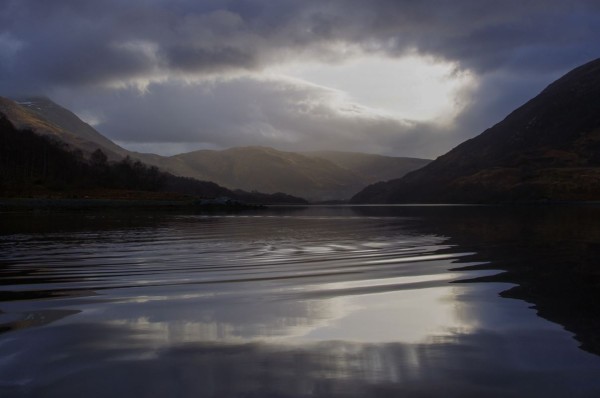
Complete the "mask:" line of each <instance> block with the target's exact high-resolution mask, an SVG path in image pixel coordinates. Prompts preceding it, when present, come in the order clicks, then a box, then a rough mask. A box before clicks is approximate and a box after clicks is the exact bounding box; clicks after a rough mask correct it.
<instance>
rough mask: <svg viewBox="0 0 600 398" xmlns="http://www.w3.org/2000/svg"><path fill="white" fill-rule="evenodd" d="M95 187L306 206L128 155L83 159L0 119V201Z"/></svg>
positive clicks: (292, 199) (78, 153)
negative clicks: (197, 177)
mask: <svg viewBox="0 0 600 398" xmlns="http://www.w3.org/2000/svg"><path fill="white" fill-rule="evenodd" d="M97 188H100V189H112V190H115V189H116V190H133V191H152V192H174V193H181V194H186V195H193V196H197V197H203V198H214V197H219V196H227V197H230V198H232V199H237V200H242V201H246V202H252V203H305V201H304V200H303V199H300V198H295V197H293V196H290V195H285V194H274V195H267V194H261V193H257V192H252V193H249V192H244V191H236V192H233V191H231V190H229V189H227V188H224V187H221V186H219V185H217V184H215V183H213V182H207V181H199V180H195V179H193V178H185V177H177V176H174V175H172V174H169V173H165V172H163V171H161V170H159V169H158V168H157V167H155V166H148V165H146V164H144V163H142V162H140V161H139V160H134V159H132V158H130V157H129V156H127V157H125V158H124V159H122V160H121V161H118V162H109V161H108V159H107V156H106V154H104V153H103V152H102V151H101V150H100V149H97V150H96V151H95V152H93V153H92V154H91V156H89V158H86V157H85V156H84V154H83V152H81V151H80V150H78V149H72V148H70V147H69V146H68V145H67V144H65V143H64V142H62V141H60V140H57V139H53V138H52V137H49V136H41V135H38V134H35V133H34V132H32V131H30V130H18V129H16V128H15V127H14V126H13V125H12V123H11V122H10V121H9V120H7V119H6V117H4V116H2V115H0V196H7V195H8V196H11V195H18V194H20V193H23V192H31V191H36V190H42V191H43V190H50V191H63V192H64V191H66V192H68V191H74V190H86V189H97Z"/></svg>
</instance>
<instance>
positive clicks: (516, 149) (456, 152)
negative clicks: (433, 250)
mask: <svg viewBox="0 0 600 398" xmlns="http://www.w3.org/2000/svg"><path fill="white" fill-rule="evenodd" d="M598 199H600V59H596V60H594V61H591V62H589V63H587V64H585V65H583V66H580V67H578V68H576V69H574V70H572V71H571V72H569V73H567V74H566V75H565V76H563V77H562V78H560V79H558V80H557V81H555V82H554V83H552V84H550V85H549V86H548V87H547V88H546V89H544V90H543V91H542V92H541V93H540V94H539V95H538V96H536V97H535V98H533V99H532V100H530V101H529V102H527V103H526V104H524V105H523V106H521V107H520V108H518V109H516V110H515V111H514V112H512V113H511V114H510V115H508V116H507V117H506V118H505V119H504V120H502V121H501V122H500V123H498V124H496V125H495V126H493V127H491V128H489V129H487V130H486V131H484V132H483V133H482V134H480V135H479V136H477V137H475V138H472V139H470V140H468V141H466V142H464V143H462V144H460V145H459V146H457V147H456V148H454V149H453V150H451V151H450V152H448V153H447V154H445V155H443V156H440V157H439V158H438V159H436V160H435V161H433V162H431V163H430V164H428V165H427V166H425V167H423V168H422V169H419V170H417V171H413V172H411V173H409V174H407V175H406V176H404V177H402V178H399V179H395V180H392V181H388V182H385V183H384V182H380V183H376V184H373V185H370V186H368V187H367V188H365V189H364V190H362V191H361V192H359V193H357V194H356V195H355V196H354V197H353V198H352V200H351V201H352V202H353V203H407V202H422V203H440V202H448V203H459V202H462V203H484V202H512V201H540V200H558V201H561V200H598Z"/></svg>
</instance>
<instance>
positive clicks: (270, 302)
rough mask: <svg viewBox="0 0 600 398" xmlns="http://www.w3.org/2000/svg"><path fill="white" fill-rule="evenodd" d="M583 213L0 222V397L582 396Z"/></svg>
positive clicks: (7, 218)
mask: <svg viewBox="0 0 600 398" xmlns="http://www.w3.org/2000/svg"><path fill="white" fill-rule="evenodd" d="M598 210H599V209H596V208H594V207H587V208H567V207H563V208H542V209H533V208H527V209H523V208H500V207H499V208H486V207H332V208H319V207H315V208H274V209H270V210H268V211H261V212H255V213H242V214H239V215H198V214H172V213H167V214H151V213H144V212H139V213H130V214H121V213H118V212H95V213H94V212H71V213H69V212H65V213H64V214H56V213H55V214H47V213H5V214H2V219H3V223H2V225H1V226H0V253H1V256H0V396H2V397H5V396H8V397H11V396H15V397H17V396H19V397H20V396H50V397H51V396H57V397H58V396H61V397H64V396H83V395H85V396H92V397H94V396H98V397H104V396H109V395H110V396H157V397H159V396H184V397H187V396H215V397H227V396H236V397H237V396H245V397H246V396H250V397H254V396H256V397H303V396H324V397H331V396H333V397H336V396H340V397H342V396H350V397H365V396H367V397H368V396H373V397H380V396H387V395H393V396H396V395H398V394H400V393H402V394H405V395H407V396H412V395H414V396H440V395H444V396H461V397H462V396H498V397H505V396H524V395H534V396H535V395H537V396H564V395H565V394H569V395H574V396H597V394H598V393H599V392H600V378H599V377H598V376H599V375H600V358H598V357H596V356H594V355H591V354H588V353H586V352H585V351H582V350H580V349H578V347H577V342H576V341H575V340H574V339H573V335H572V334H571V333H569V332H567V331H565V330H564V329H563V327H562V326H565V327H567V328H568V329H569V330H571V331H572V332H574V333H575V335H576V337H577V338H578V339H579V340H580V341H582V343H583V346H584V348H586V349H588V350H590V351H594V348H595V347H596V346H595V345H594V344H595V343H594V342H595V341H598V337H599V335H598V330H600V328H597V329H595V330H594V329H593V326H594V325H596V324H597V322H598V318H600V313H598V312H594V310H595V306H596V305H597V304H595V302H596V301H594V303H593V304H592V303H587V306H584V307H583V308H578V309H573V308H571V309H570V311H571V314H572V315H573V318H576V320H571V319H566V318H565V317H566V314H567V312H568V311H565V308H569V307H571V306H572V305H574V304H576V305H579V306H581V304H582V303H586V302H587V301H590V300H592V298H593V295H594V294H596V295H597V294H598V293H597V291H598V290H597V289H595V287H596V285H595V284H594V283H595V282H594V280H595V279H594V275H596V276H597V275H598V274H597V273H594V272H593V270H594V267H593V264H594V260H593V259H594V258H597V257H595V256H594V254H595V253H594V252H593V250H594V248H595V247H596V246H595V243H594V242H600V233H599V229H600V227H599V225H600V223H597V222H596V221H599V220H600V211H598ZM500 270H508V271H509V272H507V273H501V272H500ZM559 281H560V282H559ZM471 282H476V283H471ZM546 285H547V286H546ZM551 288H552V289H553V290H551V291H552V292H553V293H552V294H548V293H549V292H550V290H549V289H551ZM573 291H577V292H579V293H578V295H577V296H575V297H573V295H570V293H572V292H573ZM499 293H501V294H502V295H504V296H509V297H514V298H519V299H521V300H508V299H505V298H501V297H500V296H499ZM562 293H565V295H564V297H563V296H562ZM547 296H550V297H547ZM567 296H569V297H567ZM522 300H527V301H528V302H529V303H528V302H526V301H522ZM530 303H535V304H536V305H537V306H538V307H537V311H539V313H540V315H541V316H543V317H544V318H546V319H549V320H551V321H553V322H558V323H559V324H557V323H553V322H548V321H547V320H545V319H543V318H540V317H537V316H536V310H534V309H532V308H530V307H531V304H530ZM582 319H584V321H582ZM595 322H596V323H595ZM1 332H3V333H1ZM594 352H596V351H594Z"/></svg>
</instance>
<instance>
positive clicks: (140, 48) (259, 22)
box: [0, 0, 600, 157]
mask: <svg viewBox="0 0 600 398" xmlns="http://www.w3.org/2000/svg"><path fill="white" fill-rule="evenodd" d="M2 3H3V4H2V8H1V9H0V95H5V96H18V95H32V94H34V95H37V94H44V95H48V96H50V97H51V98H53V99H55V100H56V101H57V102H59V103H61V104H63V105H65V106H67V107H68V108H70V109H72V110H74V111H75V112H77V113H78V114H79V115H80V116H81V117H83V118H84V119H86V120H88V121H90V122H92V123H94V124H95V126H96V127H97V128H98V129H99V130H100V131H101V132H102V133H104V134H105V135H107V136H108V137H110V138H112V139H113V140H115V141H117V142H119V143H122V144H123V145H125V146H127V147H129V148H133V149H144V150H149V151H159V152H160V151H162V152H163V153H168V152H175V151H184V150H192V149H196V148H199V147H215V148H221V147H230V146H237V145H271V146H275V147H277V148H281V149H299V150H304V149H317V148H331V149H345V150H359V151H369V152H378V153H388V154H397V155H414V156H427V157H435V156H438V155H440V154H442V153H443V152H444V151H446V150H448V149H449V148H451V147H452V146H454V145H456V144H458V143H460V142H461V141H462V140H464V139H466V138H469V137H472V136H474V135H476V134H478V133H480V132H481V131H482V130H483V129H485V128H486V127H489V126H491V125H492V124H493V123H495V122H497V121H499V120H500V119H501V118H502V117H503V116H505V114H506V113H508V112H509V111H511V110H512V109H514V108H515V107H517V106H519V105H520V104H522V103H523V102H524V101H526V100H527V99H529V98H531V97H532V96H534V95H535V94H537V93H538V92H539V91H540V90H541V89H543V88H544V87H545V86H546V85H547V84H548V83H550V82H551V81H552V80H553V79H555V78H557V77H559V76H560V75H561V74H563V73H565V72H567V71H568V70H569V69H571V68H573V67H575V66H577V65H579V64H582V63H584V62H587V61H589V60H592V59H595V58H597V57H599V56H600V40H598V38H599V37H600V3H599V2H598V1H584V0H580V1H562V0H545V1H532V0H529V1H528V0H520V1H502V2H498V1H475V0H472V1H466V0H465V1H452V2H450V1H441V0H438V1H433V0H430V1H418V2H417V1H397V0H370V1H366V0H363V1H359V0H337V1H336V0H331V1H323V0H320V1H311V0H278V1H270V0H246V1H217V0H203V1H197V0H175V1H173V0H169V1H167V0H120V1H119V0H104V1H97V0H96V1H91V0H90V1H88V0H53V1H47V0H4V1H3V2H2ZM369 57H379V58H383V59H389V60H398V61H399V62H400V61H402V60H403V59H406V57H419V58H422V59H423V62H428V63H440V64H444V65H450V66H451V67H452V68H454V70H455V72H456V73H459V74H463V75H468V76H471V80H470V83H469V84H465V86H464V87H463V88H462V89H460V90H457V91H456V92H454V94H453V97H452V98H449V100H448V101H449V102H452V103H453V104H455V109H456V112H455V114H454V115H453V117H451V118H448V117H447V118H446V119H445V120H444V121H443V123H442V122H440V120H434V119H432V120H422V119H419V120H418V121H417V120H416V119H413V120H411V117H410V115H408V116H405V117H404V120H403V119H401V118H399V117H397V116H392V115H389V114H384V113H382V112H378V111H377V109H372V108H370V107H369V106H368V104H365V103H362V102H361V98H360V96H358V97H350V96H348V95H346V93H344V90H343V87H342V88H340V87H336V89H333V88H331V87H327V85H326V84H315V83H314V82H311V81H306V80H300V79H291V78H288V77H286V76H282V75H280V74H277V73H274V72H273V70H275V69H277V68H282V67H284V68H285V67H289V66H290V65H291V66H293V65H296V64H302V63H307V62H312V63H317V64H322V65H323V68H327V67H328V65H340V64H341V65H342V66H343V65H344V63H346V62H351V61H352V60H356V59H368V58H369ZM365 73H366V74H368V73H369V71H368V70H367V71H365ZM291 77H294V76H291ZM384 77H385V76H384ZM448 79H452V76H448ZM383 94H385V93H382V95H383Z"/></svg>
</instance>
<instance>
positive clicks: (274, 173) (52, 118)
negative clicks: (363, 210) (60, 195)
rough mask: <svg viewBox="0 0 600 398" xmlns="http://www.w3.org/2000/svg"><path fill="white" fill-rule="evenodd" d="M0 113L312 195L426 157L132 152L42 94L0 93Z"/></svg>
mask: <svg viewBox="0 0 600 398" xmlns="http://www.w3.org/2000/svg"><path fill="white" fill-rule="evenodd" d="M0 114H4V115H5V116H6V118H7V119H8V120H9V121H10V122H11V123H12V124H13V125H14V126H15V127H16V128H18V129H29V130H32V131H35V132H36V133H37V134H41V135H47V136H52V137H54V138H57V139H59V140H61V141H64V142H65V143H67V144H68V145H69V146H70V147H71V148H73V149H79V150H81V151H82V152H83V154H84V155H86V156H89V155H91V153H92V152H94V151H95V150H96V149H101V150H102V151H103V152H104V153H105V154H106V155H107V156H108V159H109V160H112V161H119V160H121V159H123V158H124V157H126V156H129V157H131V158H132V159H133V160H140V161H142V162H144V163H146V164H148V165H153V166H157V167H159V168H160V169H162V170H165V171H167V172H169V173H172V174H174V175H177V176H183V177H190V178H195V179H198V180H203V181H212V182H215V183H217V184H219V185H223V186H225V187H227V188H229V189H231V190H235V189H241V190H245V191H260V192H265V193H269V194H272V193H278V192H285V193H288V194H291V195H295V196H300V197H306V198H310V199H312V200H340V199H347V198H349V197H350V196H352V194H354V193H355V192H357V191H358V190H359V189H361V188H363V187H365V186H367V185H368V184H371V183H373V182H375V181H380V180H387V179H391V178H397V177H401V176H403V175H404V174H406V173H407V172H409V171H412V170H415V169H417V168H420V167H422V166H424V165H425V164H427V163H428V162H429V160H424V159H415V158H400V157H389V156H380V155H372V154H365V153H353V152H336V151H328V152H309V153H297V152H285V151H279V150H276V149H273V148H268V147H241V148H231V149H227V150H222V151H212V150H201V151H195V152H190V153H184V154H180V155H175V156H171V157H165V156H160V155H155V154H147V153H137V152H131V151H128V150H126V149H124V148H121V147H120V146H119V145H117V144H115V143H114V142H112V141H111V140H109V139H108V138H106V137H105V136H103V135H102V134H100V133H99V132H98V131H96V130H95V129H94V128H93V127H92V126H90V125H89V124H87V123H85V122H84V121H82V120H81V119H80V118H79V117H77V116H76V115H75V114H74V113H72V112H71V111H69V110H68V109H65V108H63V107H61V106H60V105H57V104H56V103H54V102H52V101H51V100H50V99H48V98H45V97H35V98H26V99H21V100H18V101H13V100H9V99H6V98H2V97H0Z"/></svg>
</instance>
